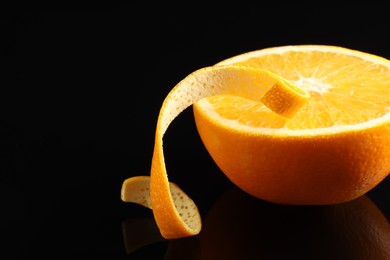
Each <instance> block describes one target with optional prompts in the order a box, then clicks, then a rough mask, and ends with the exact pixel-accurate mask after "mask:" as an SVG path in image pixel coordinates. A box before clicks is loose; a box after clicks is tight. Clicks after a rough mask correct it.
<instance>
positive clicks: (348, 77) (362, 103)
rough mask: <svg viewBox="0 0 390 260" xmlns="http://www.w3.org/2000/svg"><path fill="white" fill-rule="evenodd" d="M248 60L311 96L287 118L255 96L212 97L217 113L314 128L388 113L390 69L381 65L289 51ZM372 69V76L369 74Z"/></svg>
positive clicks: (249, 121) (243, 120)
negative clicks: (255, 98)
mask: <svg viewBox="0 0 390 260" xmlns="http://www.w3.org/2000/svg"><path fill="white" fill-rule="evenodd" d="M337 56H339V57H337ZM335 62H337V63H335ZM235 65H240V62H238V63H236V64H235ZM244 65H245V66H252V67H257V68H262V69H265V70H268V71H271V72H273V73H275V74H277V75H279V76H281V77H283V78H285V79H287V80H289V81H291V82H293V83H295V84H296V85H297V86H299V87H301V88H302V89H304V90H306V91H308V92H309V93H310V95H311V97H310V99H309V100H308V102H306V104H305V105H304V106H303V107H302V108H301V109H300V111H298V112H297V114H296V115H295V116H294V118H292V119H290V120H288V122H284V120H283V119H281V118H279V117H278V116H277V115H275V113H272V112H271V111H270V110H269V109H267V108H266V107H265V106H264V105H263V104H262V103H260V102H258V101H256V100H248V99H243V98H240V97H234V96H224V98H223V99H224V101H223V102H220V100H221V98H222V97H221V96H215V97H212V98H208V101H209V102H210V103H211V104H212V105H213V107H214V109H215V111H216V112H217V113H218V114H220V115H221V116H223V117H226V118H228V119H233V120H238V122H240V123H242V124H245V125H249V126H253V127H267V128H280V127H282V126H283V127H284V128H287V129H314V128H324V127H330V126H335V125H352V124H357V123H362V122H365V121H368V120H370V119H373V118H378V117H381V116H383V115H384V114H387V113H388V112H389V107H390V98H388V97H389V96H390V84H389V82H390V69H389V68H387V67H385V66H383V65H380V64H373V63H371V62H368V61H364V60H362V59H360V58H357V57H353V56H345V55H338V54H331V53H328V54H327V55H321V53H319V52H317V51H312V52H310V53H308V52H306V53H300V52H294V51H290V52H287V53H283V57H282V56H281V55H279V54H270V55H266V56H263V57H256V58H254V59H249V60H245V62H244ZM368 74H369V75H372V77H371V78H369V79H367V75H368ZM362 78H364V79H365V82H364V84H363V83H362V82H361V79H362Z"/></svg>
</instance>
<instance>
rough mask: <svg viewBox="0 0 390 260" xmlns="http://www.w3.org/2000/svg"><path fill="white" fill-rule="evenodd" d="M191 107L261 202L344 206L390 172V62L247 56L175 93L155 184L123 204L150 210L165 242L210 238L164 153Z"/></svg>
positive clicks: (213, 149) (126, 191) (347, 53)
mask: <svg viewBox="0 0 390 260" xmlns="http://www.w3.org/2000/svg"><path fill="white" fill-rule="evenodd" d="M308 93H309V94H308ZM192 104H194V115H195V121H196V125H197V129H198V132H199V134H200V136H201V139H202V141H203V143H204V144H205V146H206V148H207V150H208V151H209V153H210V155H211V156H212V158H213V159H214V161H215V162H216V164H217V165H218V166H219V167H220V169H221V170H222V171H223V172H224V173H225V174H226V176H227V177H228V178H229V179H230V180H231V181H232V182H233V183H235V184H236V185H237V186H239V187H240V188H241V189H243V190H245V191H246V192H248V193H249V194H252V195H253V196H255V197H258V198H260V199H264V200H268V201H272V202H277V203H284V204H334V203H340V202H344V201H349V200H352V199H354V198H356V197H358V196H360V195H362V194H364V193H366V192H367V191H369V190H370V189H372V188H373V187H374V186H375V185H376V184H378V183H379V182H380V181H381V180H383V179H384V178H385V177H386V176H387V175H388V173H389V171H390V149H388V148H389V147H388V143H389V141H390V113H389V106H390V61H388V60H386V59H384V58H382V57H378V56H375V55H372V54H367V53H364V52H360V51H356V50H350V49H346V48H342V47H335V46H324V45H300V46H282V47H275V48H268V49H263V50H259V51H254V52H249V53H245V54H242V55H239V56H236V57H232V58H230V59H227V60H225V61H222V62H220V63H218V64H217V65H215V66H213V67H208V68H204V69H200V70H198V71H196V72H194V73H192V74H190V75H189V76H187V77H186V78H185V79H183V80H182V81H181V82H179V84H178V85H177V86H175V88H173V89H172V91H171V92H170V93H169V95H168V96H167V98H166V99H165V101H164V103H163V105H162V108H161V110H160V115H159V118H158V122H157V128H156V139H155V149H154V154H153V159H152V170H151V176H150V179H149V177H132V178H129V179H128V180H126V181H125V182H124V183H123V186H122V199H123V200H124V201H129V202H135V203H139V204H141V205H145V206H149V207H151V208H152V209H153V213H154V216H155V219H156V222H157V224H158V226H159V228H160V231H161V233H162V235H163V236H164V237H166V238H178V237H184V236H190V235H194V234H197V233H199V231H200V229H201V221H200V220H201V218H200V216H199V213H198V211H197V209H196V206H195V203H194V202H193V201H192V200H191V199H190V198H189V197H188V196H187V195H185V193H184V192H183V191H181V190H180V189H179V188H178V187H177V186H176V185H173V184H169V181H168V177H167V174H166V169H165V163H164V156H163V150H162V138H163V135H164V133H165V131H166V129H167V128H168V126H169V124H170V123H171V122H172V121H173V119H174V118H175V117H176V116H178V115H179V114H180V113H181V112H182V111H183V110H184V109H185V108H187V107H188V106H190V105H192ZM205 181H206V182H207V180H205ZM149 182H150V183H149ZM149 185H150V193H149V189H148V188H149Z"/></svg>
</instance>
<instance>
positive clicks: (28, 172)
mask: <svg viewBox="0 0 390 260" xmlns="http://www.w3.org/2000/svg"><path fill="white" fill-rule="evenodd" d="M1 15H2V16H1V26H2V36H1V49H0V51H1V55H2V56H1V63H3V68H2V70H1V71H0V74H1V83H0V84H1V85H0V106H1V109H0V115H1V117H0V120H1V121H0V147H1V149H0V172H1V175H0V203H1V218H0V220H1V222H0V225H1V230H3V231H4V232H3V231H1V232H0V233H1V236H4V237H5V241H6V242H2V243H1V247H3V248H4V250H1V251H0V255H1V254H3V253H4V254H7V255H8V256H9V257H10V258H2V257H0V258H2V259H18V258H21V259H27V258H29V257H33V256H38V257H42V258H45V257H49V258H50V259H62V258H64V259H65V258H66V259H77V257H82V256H84V257H89V258H90V259H94V258H99V256H103V257H105V258H106V259H132V258H136V257H138V259H140V258H142V256H141V255H142V254H145V255H149V256H151V255H152V253H151V252H154V253H153V255H154V256H156V259H159V258H160V257H162V256H163V255H164V252H165V251H166V246H167V244H165V243H162V244H161V243H160V244H157V245H155V246H154V247H153V246H150V247H149V249H150V250H144V251H145V252H144V251H142V250H141V251H138V252H137V253H136V254H126V251H125V247H124V244H123V237H122V233H121V232H122V231H121V223H122V222H123V221H125V220H127V219H129V218H132V217H136V216H150V215H151V212H150V211H148V210H144V209H142V208H140V207H138V206H136V205H129V204H126V203H124V202H122V201H121V200H120V187H121V184H122V182H123V180H124V179H126V178H128V177H130V176H134V175H148V174H149V168H150V161H151V154H152V149H153V139H154V130H155V124H156V119H157V115H158V112H159V109H160V105H161V103H162V101H163V99H164V97H165V96H166V95H167V93H168V92H169V90H170V89H171V88H172V87H173V86H174V85H175V84H176V83H178V82H179V81H180V80H181V79H182V78H184V77H185V76H186V75H188V74H189V73H191V72H192V71H195V70H197V69H199V68H202V67H205V66H210V65H213V64H214V63H216V62H218V61H221V60H223V59H225V58H228V57H231V56H234V55H237V54H240V53H243V52H247V51H251V50H256V49H261V48H265V47H272V46H280V45H290V44H331V45H339V46H344V47H348V48H353V49H358V50H361V51H366V52H370V53H373V54H377V55H380V56H383V57H385V58H390V48H389V46H390V39H389V37H388V28H389V25H390V22H389V20H388V18H387V17H388V14H387V11H386V8H384V6H381V5H378V4H376V5H363V4H353V5H350V6H345V7H343V6H341V7H340V6H338V5H334V6H332V5H330V4H328V5H324V6H322V5H321V4H318V5H317V4H315V5H314V6H312V4H310V5H309V4H307V5H303V4H302V5H292V4H291V5H288V4H284V5H263V6H262V5H259V6H258V7H253V6H250V5H244V4H241V5H240V3H235V4H232V5H231V6H226V4H224V6H223V7H222V6H218V5H216V6H215V7H213V6H207V5H200V4H195V3H193V4H192V5H191V4H189V5H176V6H174V5H172V6H166V5H161V6H155V5H153V4H150V6H147V5H146V4H145V5H144V6H142V5H140V4H127V5H115V4H112V5H108V6H99V5H91V6H71V5H68V6H66V5H64V6H60V5H55V6H54V5H51V6H50V5H49V6H23V7H20V8H16V7H12V8H9V9H8V7H7V8H3V9H2V10H1ZM164 142H165V144H166V147H165V153H166V160H167V167H168V172H169V176H170V179H171V180H172V181H174V182H177V183H179V184H180V186H181V187H182V188H183V189H184V190H186V191H187V193H188V194H189V195H190V196H191V197H192V198H193V199H194V200H195V201H196V202H197V204H198V206H199V208H200V211H201V213H202V214H203V215H204V214H205V213H206V212H207V211H208V209H209V208H210V207H211V205H212V203H213V202H214V201H215V199H216V198H217V197H218V196H220V194H221V193H222V192H223V191H224V190H226V189H227V188H228V187H230V186H232V185H231V184H230V183H229V182H228V181H227V179H226V178H225V177H224V176H223V174H222V173H221V172H220V171H219V170H218V169H217V168H216V166H215V165H214V164H213V162H212V161H211V159H210V158H209V156H208V154H207V152H206V150H205V149H204V148H203V145H202V143H201V142H200V139H199V137H198V135H197V132H196V128H195V125H194V123H193V118H192V112H191V110H190V109H188V110H186V111H184V113H183V114H182V115H181V116H180V117H179V118H178V119H177V120H176V121H175V122H174V123H173V124H172V127H171V128H170V129H169V130H168V132H167V135H166V137H165V139H164ZM205 178H208V179H209V182H206V183H203V182H202V180H203V179H205ZM389 188H390V183H389V181H388V178H387V179H386V180H385V181H384V182H382V183H381V184H380V185H379V186H378V187H376V188H375V189H374V190H372V191H371V192H370V193H369V195H370V198H372V199H373V201H374V202H375V204H376V205H377V206H378V207H379V208H380V209H381V210H382V212H383V213H384V214H385V215H386V216H387V218H388V219H389V218H390V206H389V198H390V193H389Z"/></svg>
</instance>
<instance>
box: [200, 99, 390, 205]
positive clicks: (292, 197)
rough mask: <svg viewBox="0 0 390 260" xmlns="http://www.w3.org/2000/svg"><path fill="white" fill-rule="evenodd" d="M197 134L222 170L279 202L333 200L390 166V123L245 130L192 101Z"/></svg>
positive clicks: (348, 196)
mask: <svg viewBox="0 0 390 260" xmlns="http://www.w3.org/2000/svg"><path fill="white" fill-rule="evenodd" d="M193 108H194V116H195V122H196V127H197V129H198V132H199V135H200V137H201V139H202V141H203V143H204V145H205V147H206V149H207V150H208V152H209V153H210V155H211V157H212V158H213V160H214V161H215V162H216V164H217V165H218V166H219V168H220V169H221V170H222V171H223V172H224V174H225V175H226V176H227V177H228V178H229V179H230V180H231V181H232V182H233V183H235V184H236V185H237V186H238V187H240V188H241V189H243V190H244V191H246V192H248V193H249V194H251V195H253V196H255V197H257V198H260V199H264V200H267V201H271V202H276V203H281V204H302V205H303V204H308V205H310V204H312V205H321V204H335V203H341V202H346V201H350V200H352V199H354V198H357V197H359V196H360V195H363V194H365V193H366V192H367V191H369V190H370V189H372V188H373V187H374V186H376V185H377V184H378V183H379V182H380V181H382V180H383V179H384V178H385V177H386V176H387V175H388V174H389V171H390V145H389V144H390V126H389V124H385V125H377V126H375V127H374V128H371V129H366V130H361V131H349V132H342V133H338V134H328V135H315V136H275V135H274V136H271V135H261V134H258V135H254V134H243V133H242V132H238V131H237V130H235V129H231V128H228V127H226V126H224V125H222V124H221V123H218V122H215V121H214V120H211V119H210V117H209V116H208V115H206V114H205V112H204V111H203V110H201V109H200V108H199V106H197V104H196V103H195V104H194V106H193Z"/></svg>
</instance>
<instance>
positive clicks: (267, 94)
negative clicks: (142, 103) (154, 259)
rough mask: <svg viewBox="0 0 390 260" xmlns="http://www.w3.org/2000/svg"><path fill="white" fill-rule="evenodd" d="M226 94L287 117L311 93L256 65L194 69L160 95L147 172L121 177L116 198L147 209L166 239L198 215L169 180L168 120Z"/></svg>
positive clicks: (193, 225) (183, 233)
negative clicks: (162, 97) (166, 154)
mask: <svg viewBox="0 0 390 260" xmlns="http://www.w3.org/2000/svg"><path fill="white" fill-rule="evenodd" d="M218 94H231V95H237V96H242V97H245V98H248V99H252V100H256V101H259V102H260V101H262V102H264V104H265V105H266V106H268V107H269V108H270V109H271V110H273V111H274V112H275V113H278V114H280V115H281V116H284V117H288V118H290V117H292V116H293V115H294V114H295V113H296V112H297V111H298V110H299V108H300V107H301V106H302V104H303V103H305V102H306V100H307V99H308V98H309V97H310V95H309V94H308V93H307V92H306V91H304V90H302V89H300V88H299V87H297V86H294V85H293V84H292V83H290V82H288V81H287V80H285V79H283V78H281V77H279V76H277V75H275V74H273V73H271V72H269V71H267V70H262V69H258V68H251V67H244V66H231V65H228V66H213V67H206V68H202V69H199V70H197V71H195V72H193V73H191V74H190V75H188V76H187V77H185V78H184V79H183V80H181V81H180V82H179V83H178V84H177V85H176V86H175V87H174V88H173V89H172V90H171V91H170V92H169V94H168V95H167V97H166V98H165V100H164V102H163V104H162V107H161V109H160V113H159V116H158V120H157V126H156V132H155V142H154V151H153V158H152V166H151V171H150V176H135V177H130V178H128V179H126V180H125V181H124V182H123V185H122V189H121V199H122V200H123V201H125V202H132V203H136V204H139V205H142V206H145V207H148V208H150V209H152V211H153V214H154V218H155V220H156V223H157V226H158V227H159V230H160V232H161V234H162V236H163V237H164V238H166V239H175V238H182V237H187V236H192V235H196V234H198V233H199V232H200V230H201V227H202V223H201V216H200V214H199V211H198V208H197V206H196V204H195V203H194V201H193V200H192V199H191V198H190V197H189V196H188V195H187V194H185V192H184V191H182V190H181V189H180V188H179V187H178V186H177V185H176V184H173V183H171V182H169V180H168V175H167V170H166V166H165V160H164V152H163V136H164V134H165V132H166V130H167V129H168V127H169V125H170V124H171V122H172V121H173V120H174V119H175V118H176V117H177V116H178V115H179V114H180V113H181V112H182V111H184V110H185V109H186V108H187V107H189V106H191V105H192V104H194V103H195V102H197V101H199V100H200V99H202V98H205V97H209V96H212V95H218Z"/></svg>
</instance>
